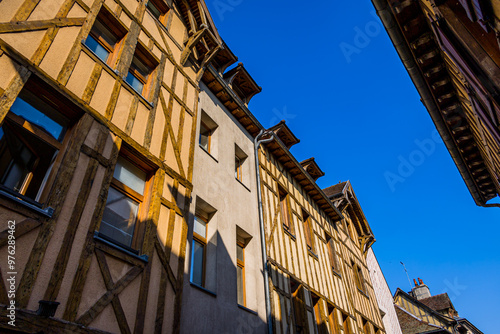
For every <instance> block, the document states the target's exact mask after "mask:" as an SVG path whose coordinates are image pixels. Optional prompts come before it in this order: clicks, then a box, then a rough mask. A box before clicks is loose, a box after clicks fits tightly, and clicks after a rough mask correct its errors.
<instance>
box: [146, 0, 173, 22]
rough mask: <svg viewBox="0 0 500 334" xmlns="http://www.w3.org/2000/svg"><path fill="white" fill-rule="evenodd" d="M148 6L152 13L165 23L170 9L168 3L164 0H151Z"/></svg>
mask: <svg viewBox="0 0 500 334" xmlns="http://www.w3.org/2000/svg"><path fill="white" fill-rule="evenodd" d="M146 8H147V9H148V10H149V12H150V13H151V15H153V17H154V18H156V19H157V20H158V21H160V22H161V23H162V24H163V25H165V17H166V15H167V12H168V10H169V7H168V5H167V4H166V3H165V1H163V0H149V1H148V4H147V5H146Z"/></svg>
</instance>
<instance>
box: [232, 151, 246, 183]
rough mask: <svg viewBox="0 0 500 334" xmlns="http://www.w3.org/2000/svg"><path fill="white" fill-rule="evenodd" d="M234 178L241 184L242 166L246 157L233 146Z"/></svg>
mask: <svg viewBox="0 0 500 334" xmlns="http://www.w3.org/2000/svg"><path fill="white" fill-rule="evenodd" d="M234 151H235V154H234V177H235V178H236V179H237V180H239V181H240V182H243V165H244V162H245V160H246V159H247V155H246V154H245V152H243V150H242V149H241V148H239V147H238V145H234Z"/></svg>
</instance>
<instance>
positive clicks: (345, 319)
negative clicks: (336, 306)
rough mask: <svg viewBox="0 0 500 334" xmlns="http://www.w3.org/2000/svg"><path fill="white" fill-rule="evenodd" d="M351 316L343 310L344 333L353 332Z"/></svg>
mask: <svg viewBox="0 0 500 334" xmlns="http://www.w3.org/2000/svg"><path fill="white" fill-rule="evenodd" d="M349 318H350V316H349V315H347V314H345V313H343V312H342V328H343V329H344V333H351V324H350V323H349Z"/></svg>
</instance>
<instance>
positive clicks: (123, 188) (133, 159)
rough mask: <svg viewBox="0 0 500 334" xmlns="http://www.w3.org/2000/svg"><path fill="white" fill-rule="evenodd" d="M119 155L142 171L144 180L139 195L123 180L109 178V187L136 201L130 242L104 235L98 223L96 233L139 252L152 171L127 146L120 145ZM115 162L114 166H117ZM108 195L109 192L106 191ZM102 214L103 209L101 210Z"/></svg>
mask: <svg viewBox="0 0 500 334" xmlns="http://www.w3.org/2000/svg"><path fill="white" fill-rule="evenodd" d="M119 157H122V158H123V159H124V160H126V161H128V162H129V163H130V164H132V165H133V166H135V167H136V168H137V169H139V170H141V171H143V172H144V173H145V180H144V194H143V195H141V194H139V193H138V192H136V191H135V190H133V189H131V188H130V187H128V186H127V185H125V184H124V183H123V182H121V181H119V180H117V179H115V177H114V175H113V177H112V179H111V183H110V185H109V187H110V188H113V189H114V190H116V191H118V192H119V193H121V194H123V195H125V196H127V197H128V198H130V199H132V200H133V201H136V202H138V203H139V204H138V206H139V208H138V211H137V215H136V217H135V222H134V225H135V226H134V232H133V235H132V240H131V242H130V246H128V245H125V244H123V243H121V242H120V241H117V240H114V239H113V238H112V237H110V236H107V235H105V234H104V233H102V232H100V229H101V225H99V230H98V234H99V237H101V238H103V239H105V240H107V241H109V242H111V243H113V244H115V245H118V246H119V247H122V248H125V249H126V250H128V251H131V252H133V253H135V254H139V253H140V252H141V250H142V242H143V241H144V233H145V228H146V224H145V223H144V221H146V220H147V219H146V218H147V215H148V212H149V206H150V204H151V203H150V202H151V185H152V183H153V174H154V171H153V170H152V169H151V167H150V166H148V165H147V164H146V163H144V162H139V160H140V159H139V158H138V157H137V156H135V155H133V153H131V152H130V151H129V150H128V148H126V147H122V150H121V152H120V153H119ZM117 164H118V161H117V163H116V164H115V167H114V168H116V166H117ZM108 196H109V192H108ZM106 202H107V197H106ZM106 204H107V203H105V204H104V209H105V208H106ZM103 214H104V211H103ZM102 221H103V217H101V223H102Z"/></svg>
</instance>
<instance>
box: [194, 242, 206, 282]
mask: <svg viewBox="0 0 500 334" xmlns="http://www.w3.org/2000/svg"><path fill="white" fill-rule="evenodd" d="M204 252H205V246H204V245H203V244H201V243H199V242H198V241H196V240H193V258H192V260H191V282H193V283H194V284H198V285H199V286H203V259H204V255H203V253H204Z"/></svg>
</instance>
